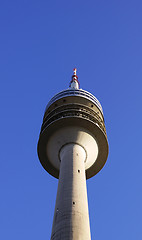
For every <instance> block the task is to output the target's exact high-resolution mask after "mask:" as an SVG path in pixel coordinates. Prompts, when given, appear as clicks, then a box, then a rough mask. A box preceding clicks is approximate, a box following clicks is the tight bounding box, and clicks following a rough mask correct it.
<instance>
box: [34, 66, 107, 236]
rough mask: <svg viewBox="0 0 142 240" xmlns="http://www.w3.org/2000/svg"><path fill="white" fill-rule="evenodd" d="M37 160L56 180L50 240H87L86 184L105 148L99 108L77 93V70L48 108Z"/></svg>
mask: <svg viewBox="0 0 142 240" xmlns="http://www.w3.org/2000/svg"><path fill="white" fill-rule="evenodd" d="M38 156H39V160H40V162H41V164H42V166H43V167H44V169H45V170H46V171H47V172H48V173H49V174H51V175H52V176H54V177H55V178H58V179H59V181H58V191H57V197H56V205H55V212H54V219H53V226H52V233H51V240H90V239H91V235H90V224H89V213H88V200H87V189H86V179H88V178H91V177H93V176H94V175H95V174H97V173H98V172H99V171H100V170H101V169H102V167H103V166H104V164H105V162H106V160H107V156H108V142H107V135H106V129H105V124H104V117H103V110H102V107H101V104H100V103H99V101H98V100H97V99H96V98H95V97H94V96H93V95H92V94H91V93H89V92H87V91H85V90H82V89H80V84H79V81H78V77H77V75H76V69H74V74H73V76H72V80H71V82H70V86H69V88H68V89H67V90H64V91H61V92H59V93H58V94H56V95H55V96H54V97H53V98H52V99H51V100H50V101H49V103H48V104H47V107H46V109H45V113H44V118H43V124H42V127H41V132H40V136H39V141H38Z"/></svg>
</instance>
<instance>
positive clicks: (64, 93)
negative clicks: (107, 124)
mask: <svg viewBox="0 0 142 240" xmlns="http://www.w3.org/2000/svg"><path fill="white" fill-rule="evenodd" d="M66 96H79V97H85V98H87V99H88V100H90V101H92V102H93V103H94V104H95V105H97V107H98V108H99V109H100V111H101V112H102V114H103V109H102V106H101V104H100V102H99V101H98V100H97V98H96V97H94V96H93V95H92V94H91V93H89V92H87V91H85V90H82V89H67V90H64V91H62V92H59V93H57V94H56V95H55V96H54V97H53V98H51V100H50V101H49V103H48V104H47V106H46V109H45V112H46V110H47V109H48V108H49V106H50V105H51V104H52V103H53V102H55V101H56V100H59V99H60V98H63V97H66Z"/></svg>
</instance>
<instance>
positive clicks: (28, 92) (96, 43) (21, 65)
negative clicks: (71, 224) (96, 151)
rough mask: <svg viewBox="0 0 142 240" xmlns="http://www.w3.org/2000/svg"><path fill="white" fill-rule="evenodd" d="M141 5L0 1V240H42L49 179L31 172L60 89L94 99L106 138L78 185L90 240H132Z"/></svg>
mask: <svg viewBox="0 0 142 240" xmlns="http://www.w3.org/2000/svg"><path fill="white" fill-rule="evenodd" d="M141 13H142V2H141V1H138V0H135V1H134V0H129V1H128V0H127V1H126V0H123V1H122V0H119V1H117V0H116V1H112V0H111V1H109V0H108V1H101V0H100V1H98V0H97V1H96V0H95V1H94V0H90V1H89V0H88V1H84V0H83V1H81V0H76V1H75V0H73V1H65V0H60V1H59V0H58V1H57V0H54V1H49V0H47V1H43V0H40V1H39V0H34V1H32V0H25V1H24V0H23V1H22V0H21V1H18V0H17V1H15V0H13V1H9V0H5V1H1V2H0V83H1V88H0V97H1V101H0V109H1V118H0V133H1V134H0V136H1V137H0V145H1V151H0V159H1V168H0V185H1V186H0V189H1V197H0V239H3V240H8V239H13V240H19V239H20V240H25V239H34V240H39V239H50V234H51V227H52V219H53V213H54V206H55V198H56V191H57V183H58V181H57V180H56V179H54V178H53V177H52V176H50V175H49V174H48V173H46V171H45V170H44V169H43V168H42V166H41V165H40V162H39V160H38V157H37V141H38V136H39V132H40V126H41V123H42V117H43V113H44V109H45V107H46V104H47V103H48V101H49V100H50V98H51V97H52V96H53V95H54V94H56V93H57V92H59V91H61V90H63V89H66V88H68V84H69V81H70V79H71V75H72V69H73V68H74V67H77V69H78V72H77V74H78V77H79V81H80V83H81V88H83V89H85V90H87V91H90V92H91V93H92V94H94V95H95V96H96V97H97V98H98V100H99V101H100V102H101V104H102V107H103V110H104V117H105V122H106V129H107V134H108V141H109V148H110V150H109V157H108V161H107V163H106V165H105V167H104V168H103V170H102V171H101V172H100V173H99V174H98V175H96V176H95V177H93V178H91V179H90V180H88V181H87V187H88V201H89V211H90V224H91V234H92V240H102V239H109V240H114V239H115V240H120V239H121V240H126V239H129V240H134V239H141V238H142V227H141V221H142V207H141V203H142V174H141V169H142V146H141V135H142V128H141V122H142V110H141V103H142V93H141V92H142V91H141V89H142V14H141Z"/></svg>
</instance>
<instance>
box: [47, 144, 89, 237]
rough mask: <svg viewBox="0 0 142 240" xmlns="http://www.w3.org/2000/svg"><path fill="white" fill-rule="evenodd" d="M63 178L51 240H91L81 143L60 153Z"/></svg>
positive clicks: (60, 182) (60, 184) (61, 177)
mask: <svg viewBox="0 0 142 240" xmlns="http://www.w3.org/2000/svg"><path fill="white" fill-rule="evenodd" d="M60 160H61V164H60V175H59V183H58V191H57V198H56V206H55V213H54V220H53V227H52V234H51V240H91V236H90V224H89V214H88V200H87V189H86V176H85V166H84V162H85V160H86V152H85V150H84V148H83V147H81V146H80V145H78V144H73V143H71V144H67V145H65V146H64V147H62V149H61V151H60Z"/></svg>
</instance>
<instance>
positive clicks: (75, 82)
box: [69, 68, 80, 89]
mask: <svg viewBox="0 0 142 240" xmlns="http://www.w3.org/2000/svg"><path fill="white" fill-rule="evenodd" d="M76 71H77V69H76V68H74V69H73V75H72V80H71V81H70V85H69V87H70V88H74V89H79V88H80V83H79V81H78V76H77V75H76Z"/></svg>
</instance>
